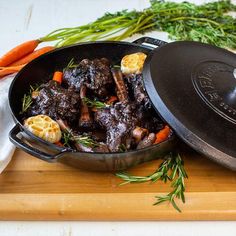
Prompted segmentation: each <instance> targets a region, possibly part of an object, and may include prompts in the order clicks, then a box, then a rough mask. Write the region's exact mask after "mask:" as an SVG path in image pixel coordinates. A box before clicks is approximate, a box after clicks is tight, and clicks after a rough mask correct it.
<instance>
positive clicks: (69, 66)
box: [63, 58, 79, 72]
mask: <svg viewBox="0 0 236 236" xmlns="http://www.w3.org/2000/svg"><path fill="white" fill-rule="evenodd" d="M78 65H79V64H75V59H74V58H71V60H70V61H69V63H68V64H67V66H66V67H65V68H64V69H63V72H65V70H67V69H73V68H76V67H78Z"/></svg>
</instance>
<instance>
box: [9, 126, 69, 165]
mask: <svg viewBox="0 0 236 236" xmlns="http://www.w3.org/2000/svg"><path fill="white" fill-rule="evenodd" d="M19 133H21V129H20V127H19V125H18V124H16V125H15V126H14V127H13V128H12V130H11V131H10V132H9V139H10V141H11V142H12V143H13V144H14V145H15V146H16V147H18V148H20V149H22V150H24V151H25V152H27V153H29V154H30V155H33V156H35V157H37V158H39V159H41V160H44V161H47V162H56V161H57V159H58V158H59V157H60V156H61V155H62V154H64V153H65V152H68V151H67V150H62V151H60V152H59V153H57V154H49V153H46V152H43V151H40V150H38V149H36V148H34V147H33V146H30V145H29V144H27V143H26V142H24V141H23V140H22V139H21V138H19V137H18V136H17V135H18V134H19Z"/></svg>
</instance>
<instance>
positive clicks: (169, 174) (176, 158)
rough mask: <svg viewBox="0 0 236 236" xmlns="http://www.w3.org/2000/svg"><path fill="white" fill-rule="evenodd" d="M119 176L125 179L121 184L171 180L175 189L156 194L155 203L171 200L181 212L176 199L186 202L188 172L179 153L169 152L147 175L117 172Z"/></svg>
mask: <svg viewBox="0 0 236 236" xmlns="http://www.w3.org/2000/svg"><path fill="white" fill-rule="evenodd" d="M116 176H117V177H119V178H121V179H122V180H124V182H123V183H121V185H124V184H128V183H144V182H156V181H157V180H161V181H163V182H164V183H166V182H167V181H171V182H172V184H171V187H172V188H173V191H171V192H170V193H168V194H167V195H165V196H156V199H157V201H156V202H155V203H154V205H158V204H160V203H163V202H170V203H171V204H172V206H173V207H174V208H175V209H176V210H177V211H179V212H181V210H180V208H179V207H178V206H177V204H176V202H175V199H176V198H177V199H181V200H182V202H183V203H185V197H184V192H185V183H184V180H185V178H188V176H187V173H186V171H185V169H184V162H183V160H182V158H181V157H180V155H179V154H169V155H168V156H167V157H166V158H165V160H164V161H163V162H162V163H161V165H160V166H159V168H158V169H157V170H156V171H154V172H153V173H152V174H151V175H147V176H135V175H129V174H127V173H117V174H116Z"/></svg>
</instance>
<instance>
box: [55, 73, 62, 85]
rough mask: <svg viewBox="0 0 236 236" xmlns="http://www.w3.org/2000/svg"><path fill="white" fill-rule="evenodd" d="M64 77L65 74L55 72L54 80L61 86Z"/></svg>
mask: <svg viewBox="0 0 236 236" xmlns="http://www.w3.org/2000/svg"><path fill="white" fill-rule="evenodd" d="M62 75H63V73H62V72H61V71H55V72H54V74H53V78H52V80H55V81H57V82H58V83H59V84H61V83H62Z"/></svg>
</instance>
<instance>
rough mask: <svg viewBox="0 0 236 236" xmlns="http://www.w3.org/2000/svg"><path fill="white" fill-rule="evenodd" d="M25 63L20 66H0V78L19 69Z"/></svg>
mask: <svg viewBox="0 0 236 236" xmlns="http://www.w3.org/2000/svg"><path fill="white" fill-rule="evenodd" d="M24 66H25V65H20V66H9V67H0V78H1V77H3V76H5V75H10V74H12V73H15V72H18V71H20V70H21V69H22V68H23V67H24Z"/></svg>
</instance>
